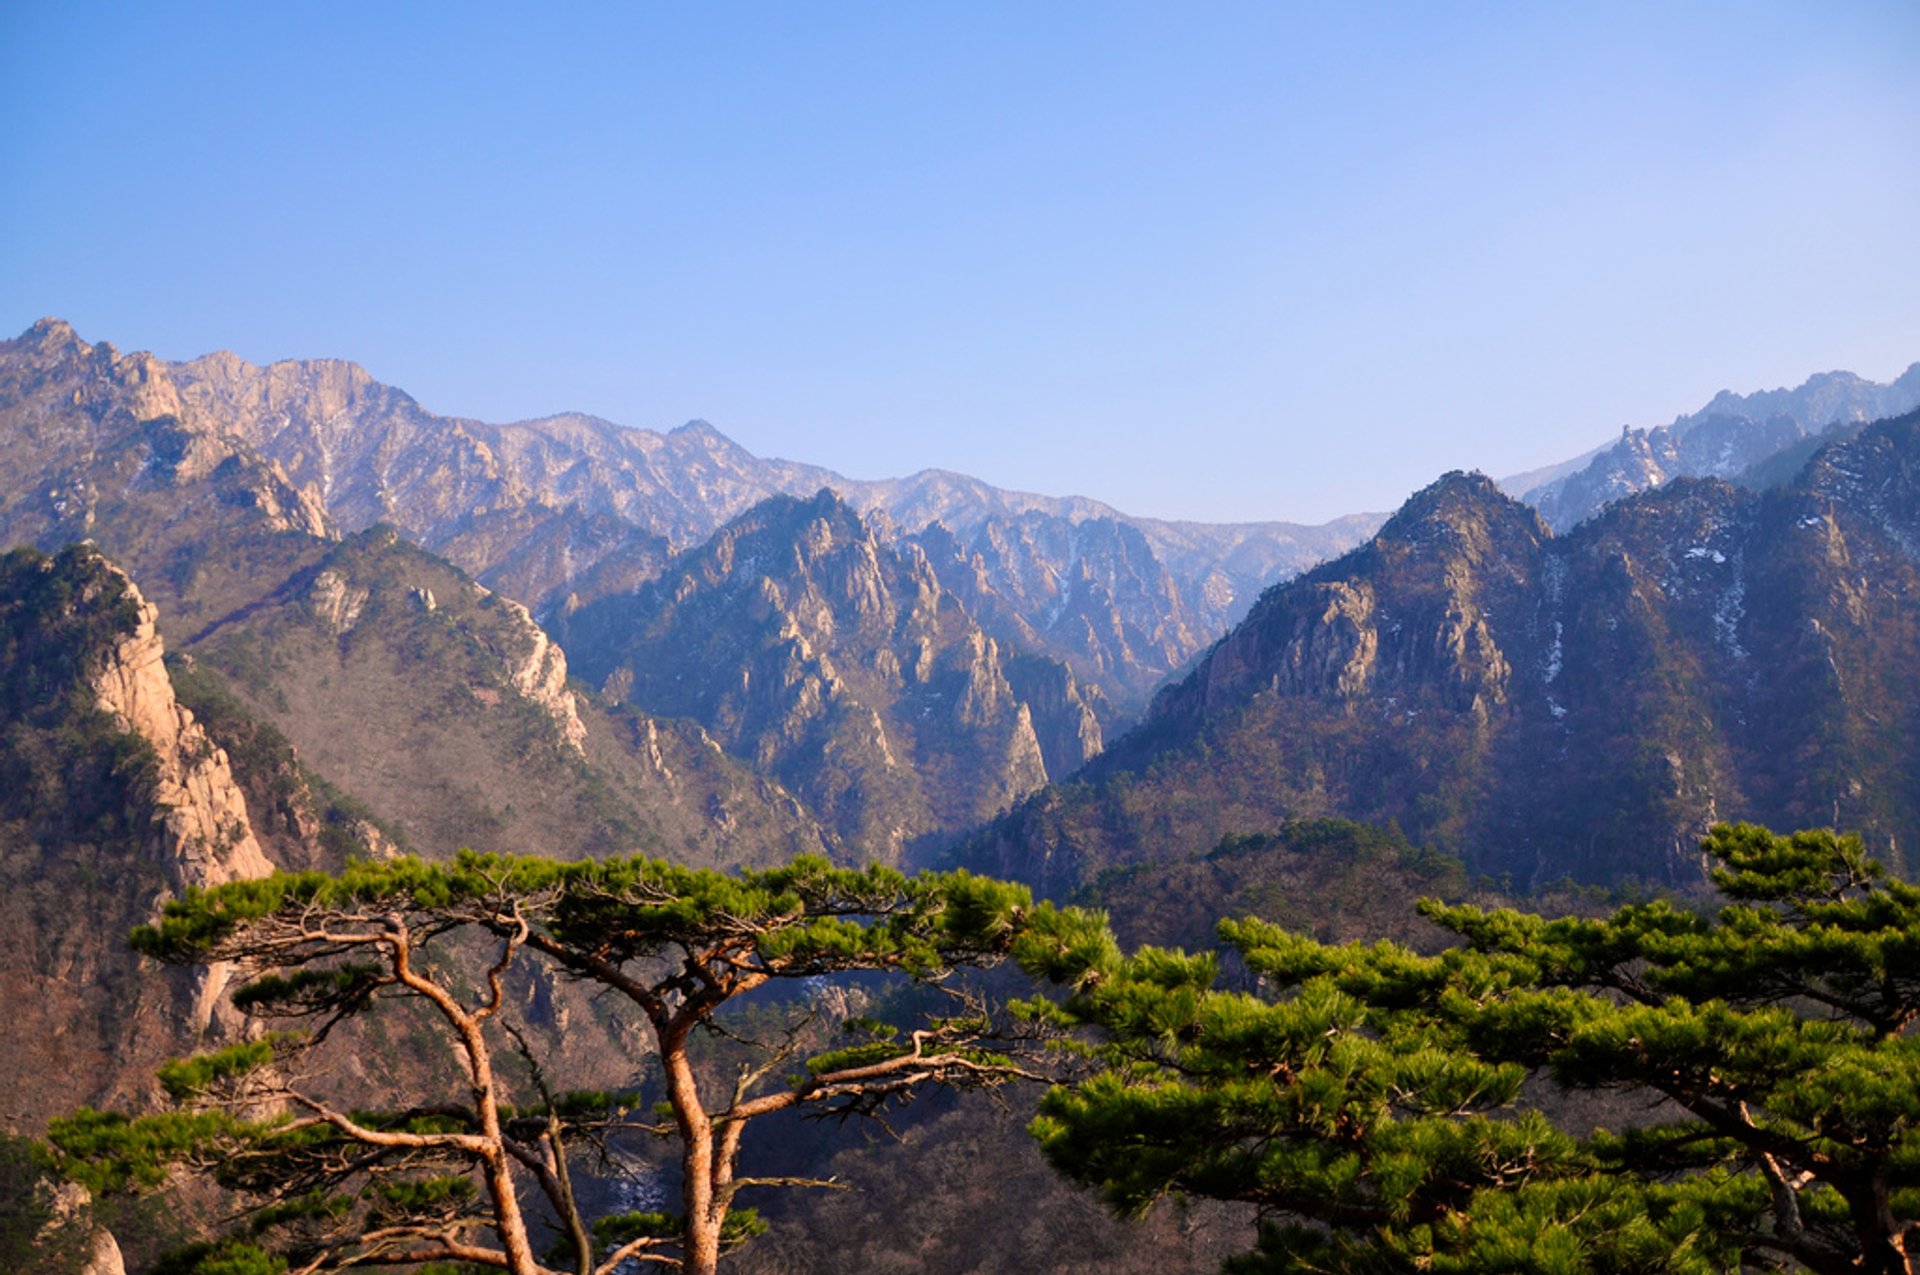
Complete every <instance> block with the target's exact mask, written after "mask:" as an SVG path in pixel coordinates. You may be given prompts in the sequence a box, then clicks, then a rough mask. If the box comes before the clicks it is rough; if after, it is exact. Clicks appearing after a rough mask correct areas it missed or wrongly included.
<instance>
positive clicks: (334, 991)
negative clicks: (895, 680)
mask: <svg viewBox="0 0 1920 1275" xmlns="http://www.w3.org/2000/svg"><path fill="white" fill-rule="evenodd" d="M1030 908H1031V900H1030V898H1029V896H1028V894H1027V892H1026V891H1025V889H1024V888H1021V887H1016V886H1011V885H1006V884H1003V883H1000V882H995V881H990V880H987V879H984V878H978V877H973V876H970V875H968V874H966V873H945V874H937V873H928V874H922V875H919V876H912V877H909V876H905V875H902V874H901V873H898V872H895V871H892V870H890V869H886V868H879V867H874V868H867V869H863V870H850V869H841V868H835V867H833V866H831V865H830V864H828V863H827V862H826V861H825V860H822V859H818V858H804V859H800V860H797V861H795V862H794V863H793V864H791V865H789V866H787V867H784V868H779V869H774V870H770V871H763V872H750V873H745V874H742V875H740V876H737V877H735V876H727V875H724V874H721V873H718V872H713V871H707V870H696V869H689V868H684V867H679V866H677V865H674V864H671V863H667V862H664V861H661V860H656V859H648V858H638V857H636V858H626V859H614V860H605V861H597V862H596V861H588V862H578V863H558V862H554V861H550V860H542V859H536V858H508V857H500V856H491V855H476V854H472V853H466V854H462V855H461V856H460V857H459V858H458V859H457V860H456V861H454V862H452V863H449V864H440V865H432V864H425V863H421V862H418V861H415V860H410V859H408V860H399V861H394V862H388V863H380V864H359V865H355V866H353V867H350V868H348V869H347V870H345V871H343V872H341V873H339V874H337V875H328V874H323V873H304V874H299V875H284V874H283V875H276V876H274V877H270V878H267V879H265V880H260V881H248V882H238V883H234V884H231V885H225V886H221V887H218V888H216V889H213V890H209V891H205V892H196V893H191V894H189V895H188V896H187V897H186V898H184V899H181V900H178V901H176V902H173V903H171V904H169V905H168V907H167V908H166V911H165V915H164V917H163V919H162V920H161V921H160V922H159V923H158V924H157V925H154V926H151V927H147V928H143V929H142V930H140V931H138V932H136V934H135V936H134V943H135V946H136V947H138V948H139V949H140V950H141V951H143V952H145V953H147V954H149V955H152V956H155V957H158V958H159V959H161V960H163V961H168V962H175V963H184V964H214V963H218V962H237V963H239V965H240V966H241V967H242V968H243V969H244V970H245V971H246V972H247V974H248V975H249V976H250V977H249V979H248V981H247V982H246V983H245V984H244V985H243V986H241V987H240V988H239V989H238V990H237V991H236V992H235V994H234V1001H235V1003H236V1004H237V1005H239V1006H240V1007H241V1008H243V1009H244V1010H245V1011H246V1012H247V1013H249V1014H251V1015H253V1016H255V1017H257V1018H260V1019H263V1020H279V1021H282V1022H293V1023H301V1022H304V1023H305V1024H307V1025H306V1027H305V1029H304V1030H301V1031H274V1032H268V1033H265V1034H262V1035H259V1036H258V1037H256V1038H254V1039H250V1040H247V1041H245V1042H244V1043H241V1044H238V1045H235V1046H232V1047H230V1048H228V1049H225V1050H222V1051H218V1052H215V1053H211V1054H206V1055H202V1056H198V1057H195V1058H190V1059H185V1060H182V1061H179V1062H176V1063H173V1064H170V1065H169V1066H168V1067H167V1068H165V1069H164V1070H163V1073H162V1081H163V1083H164V1084H165V1086H166V1089H167V1091H168V1092H169V1094H170V1095H171V1096H172V1097H173V1098H174V1099H175V1100H177V1102H178V1103H179V1104H180V1105H179V1107H178V1109H176V1110H172V1111H169V1112H166V1113H163V1114H160V1115H154V1116H146V1117H141V1118H138V1119H129V1118H127V1117H123V1116H116V1115H107V1114H102V1113H98V1112H90V1111H89V1112H82V1113H80V1114H79V1115H76V1116H74V1117H72V1118H69V1119H66V1120H63V1121H59V1122H56V1123H55V1125H54V1126H53V1128H52V1130H51V1132H50V1135H49V1139H50V1141H51V1143H52V1144H53V1146H54V1147H55V1148H56V1149H57V1150H58V1152H59V1154H60V1155H61V1157H62V1159H63V1163H64V1165H65V1167H66V1169H67V1171H68V1172H69V1173H70V1174H72V1175H73V1176H75V1177H78V1178H80V1179H82V1180H83V1181H86V1182H87V1183H88V1184H89V1185H90V1186H92V1187H93V1188H95V1189H96V1190H111V1189H115V1188H122V1187H129V1186H141V1185H146V1186H153V1185H157V1184H158V1183H160V1182H162V1181H163V1180H165V1179H166V1178H167V1177H168V1175H169V1174H171V1173H173V1172H176V1171H178V1170H180V1169H182V1168H185V1169H190V1170H198V1171H201V1172H203V1173H205V1174H206V1175H207V1176H209V1177H211V1178H212V1179H213V1180H214V1181H215V1182H216V1183H217V1184H218V1185H220V1186H221V1187H223V1188H225V1189H227V1190H228V1191H230V1192H233V1193H234V1194H235V1195H236V1197H238V1198H239V1199H240V1200H241V1201H243V1202H244V1203H245V1204H246V1205H247V1206H248V1207H249V1208H250V1210H251V1213H250V1217H251V1222H250V1224H249V1227H248V1229H247V1233H246V1234H240V1235H234V1236H229V1237H226V1238H224V1239H221V1240H217V1241H214V1242H211V1243H208V1244H205V1245H202V1246H201V1247H200V1248H199V1249H197V1250H195V1251H194V1252H192V1253H189V1254H186V1255H183V1257H182V1259H181V1264H180V1266H179V1269H181V1270H183V1271H186V1270H196V1271H205V1272H209V1273H210V1272H214V1271H219V1272H223V1273H233V1275H237V1273H238V1272H243V1271H244V1272H252V1271H256V1270H257V1271H262V1272H270V1271H279V1270H286V1269H294V1270H299V1271H303V1272H305V1271H320V1270H332V1269H343V1268H346V1267H349V1266H379V1265H405V1264H411V1263H421V1262H432V1261H455V1262H463V1263H471V1264H475V1265H478V1266H483V1267H493V1268H498V1269H504V1270H507V1271H511V1272H513V1273H514V1275H548V1273H549V1272H555V1271H556V1265H555V1264H563V1265H561V1266H560V1267H559V1269H564V1270H566V1271H568V1272H571V1273H572V1275H611V1273H612V1272H613V1271H614V1270H616V1269H618V1268H620V1267H621V1266H622V1264H623V1263H624V1262H626V1261H628V1260H630V1259H637V1260H641V1261H649V1262H656V1263H662V1264H666V1265H669V1266H673V1267H677V1268H678V1269H681V1270H683V1271H686V1272H697V1273H699V1275H706V1273H708V1272H712V1271H713V1270H714V1269H715V1267H716V1264H717V1263H718V1262H719V1260H720V1258H721V1256H722V1254H723V1253H724V1252H726V1251H728V1250H729V1249H731V1248H733V1247H736V1246H737V1245H739V1244H740V1243H742V1242H744V1241H745V1240H746V1239H747V1238H749V1237H750V1236H751V1235H752V1234H754V1233H755V1232H756V1231H757V1230H758V1229H760V1223H759V1222H758V1220H757V1218H756V1216H755V1215H754V1213H753V1211H752V1210H751V1209H745V1208H742V1207H739V1206H738V1205H737V1203H736V1200H737V1197H738V1196H739V1194H740V1193H741V1192H743V1191H747V1190H750V1189H754V1188H761V1187H770V1186H790V1185H820V1184H818V1183H811V1182H809V1181H806V1180H795V1179H787V1178H756V1177H751V1176H746V1175H743V1174H741V1173H739V1171H738V1169H739V1160H740V1156H741V1138H742V1135H743V1133H744V1131H745V1129H746V1127H747V1125H748V1124H749V1123H750V1122H751V1121H753V1120H755V1119H757V1118H759V1117H762V1116H765V1115H769V1114H771V1113H774V1112H777V1111H784V1110H790V1109H794V1108H809V1109H813V1110H817V1111H824V1112H840V1113H864V1112H873V1111H877V1110H878V1109H880V1108H881V1107H883V1106H884V1105H885V1104H887V1103H888V1102H890V1101H895V1100H900V1099H904V1098H906V1097H908V1096H911V1095H912V1094H913V1093H914V1092H915V1091H917V1090H919V1089H921V1088H923V1087H925V1086H928V1085H948V1086H958V1087H978V1086H991V1085H997V1084H1000V1083H1003V1082H1005V1081H1008V1080H1010V1079H1013V1078H1016V1077H1019V1076H1022V1075H1025V1074H1027V1073H1026V1072H1024V1071H1023V1069H1022V1068H1021V1066H1020V1065H1019V1063H1018V1061H1017V1060H1016V1059H1015V1058H1014V1057H1012V1056H1011V1055H1009V1054H1008V1053H1007V1052H1005V1051H1004V1050H1002V1049H1001V1048H1000V1047H999V1043H998V1042H996V1040H995V1039H994V1038H993V1036H994V1026H993V1024H992V1022H991V1021H990V1020H989V1017H988V1015H987V1014H986V1013H985V1012H984V1010H983V1008H982V1006H981V1005H980V1004H979V1003H977V1002H975V1001H971V1000H966V999H962V1000H961V1001H959V1002H957V1004H958V1006H959V1012H956V1013H955V1014H953V1015H951V1016H947V1017H943V1018H936V1019H930V1020H927V1021H924V1022H922V1023H921V1024H920V1025H919V1026H918V1027H917V1028H916V1029H915V1030H913V1031H911V1032H909V1033H906V1034H904V1035H900V1034H896V1033H893V1032H891V1031H889V1030H888V1029H885V1028H884V1027H882V1026H880V1025H878V1024H855V1025H853V1026H854V1027H856V1028H857V1029H858V1030H859V1032H860V1033H861V1034H860V1036H859V1038H858V1039H856V1040H855V1041H854V1042H853V1043H851V1044H849V1045H845V1046H843V1047H841V1048H837V1049H833V1050H829V1051H827V1052H824V1053H816V1054H814V1055H813V1056H811V1057H806V1056H804V1055H803V1054H799V1053H797V1051H798V1050H799V1049H800V1045H801V1041H802V1040H803V1039H804V1038H803V1037H802V1036H799V1035H794V1036H791V1037H789V1038H788V1040H787V1041H786V1043H785V1044H784V1045H783V1046H781V1047H778V1048H774V1049H772V1050H770V1051H769V1052H768V1053H767V1054H766V1056H764V1057H760V1058H758V1059H757V1060H755V1061H753V1062H752V1063H750V1064H749V1065H746V1066H743V1067H742V1068H741V1069H740V1071H739V1072H738V1074H737V1075H736V1076H734V1077H732V1078H731V1080H730V1082H729V1083H727V1084H725V1085H722V1086H715V1085H713V1084H712V1082H711V1077H710V1076H709V1077H703V1076H702V1075H701V1074H700V1073H699V1071H698V1070H697V1069H696V1067H695V1066H694V1062H693V1059H692V1056H691V1049H692V1046H693V1043H694V1040H695V1038H696V1036H698V1035H699V1034H701V1033H703V1032H706V1031H710V1030H718V1024H717V1021H716V1014H717V1013H718V1011H720V1010H721V1008H722V1007H723V1006H726V1005H728V1004H729V1003H730V1002H734V1001H736V1000H737V999H739V998H741V997H744V996H746V995H748V994H749V993H751V992H753V991H754V990H755V989H758V988H761V987H764V986H766V985H768V984H770V983H774V982H776V981H779V980H794V979H805V978H815V977H820V976H834V975H840V974H845V973H849V972H855V971H881V972H887V971H891V972H895V973H899V974H903V975H906V976H909V977H912V978H915V979H920V980H926V981H930V982H940V981H942V980H944V979H946V978H947V976H948V975H949V974H951V973H952V972H953V971H955V970H956V969H957V968H958V967H962V966H985V965H990V964H992V963H994V962H995V961H997V960H999V959H1000V958H1001V957H1002V956H1003V955H1004V954H1005V953H1006V952H1007V951H1008V950H1009V948H1010V947H1011V945H1012V943H1013V942H1014V940H1015V939H1016V938H1017V937H1018V935H1019V933H1020V930H1021V927H1022V925H1023V922H1024V919H1025V917H1026V916H1027V915H1028V913H1029V911H1030ZM481 940H484V946H483V944H482V943H481ZM483 951H484V953H485V955H484V956H483V957H482V958H480V959H478V960H476V959H475V954H476V953H478V952H483ZM525 961H546V962H550V963H552V965H553V966H555V967H556V968H557V969H558V970H559V971H563V972H564V973H565V974H567V975H570V976H572V977H574V978H577V979H583V980H587V981H589V982H591V983H593V984H596V985H598V986H599V987H600V988H602V989H604V990H605V991H606V992H607V993H610V994H612V995H614V996H616V997H621V998H625V999H626V1000H627V1001H628V1002H630V1003H631V1004H632V1005H634V1006H635V1007H637V1009H638V1010H639V1017H640V1020H641V1021H642V1022H644V1023H645V1024H646V1028H647V1033H648V1037H649V1039H648V1042H647V1043H648V1044H649V1045H650V1046H651V1048H652V1051H653V1052H654V1053H655V1054H656V1055H657V1058H658V1061H659V1064H660V1067H661V1069H662V1072H663V1084H664V1092H665V1102H664V1103H663V1104H662V1110H661V1112H660V1114H659V1116H658V1117H657V1118H656V1117H654V1116H651V1115H648V1114H644V1113H640V1114H636V1113H635V1112H634V1111H633V1110H632V1103H633V1095H630V1094H629V1095H614V1094H563V1093H556V1092H552V1091H551V1090H550V1088H549V1086H548V1084H547V1078H546V1077H545V1075H544V1073H543V1072H542V1071H541V1070H540V1069H539V1068H538V1067H537V1066H535V1067H534V1068H533V1069H532V1071H531V1077H532V1079H531V1081H529V1080H527V1079H525V1076H524V1074H523V1073H525V1072H526V1070H527V1069H526V1068H525V1067H516V1068H507V1067H503V1066H502V1059H503V1057H506V1056H508V1055H514V1054H518V1055H523V1056H524V1061H526V1062H528V1063H533V1062H536V1061H537V1060H535V1059H533V1058H532V1056H531V1052H530V1047H529V1045H528V1036H527V1034H526V1033H525V1032H522V1031H520V1030H518V1029H517V1028H516V1027H515V1026H514V1024H513V1023H512V1022H511V1021H510V1020H511V1016H512V1014H511V1007H510V1005H509V1004H508V1000H507V997H506V996H505V994H504V990H503V989H504V986H505V980H506V979H507V977H508V976H509V973H510V971H512V970H513V968H514V967H515V966H516V965H517V964H519V963H521V962H525ZM395 1002H405V1003H407V1004H409V1005H412V1006H414V1007H416V1008H423V1009H424V1010H425V1011H426V1014H425V1016H424V1018H425V1021H428V1022H431V1023H432V1024H434V1027H435V1038H436V1039H437V1041H438V1043H439V1046H440V1048H442V1049H443V1050H444V1051H445V1053H446V1054H447V1055H450V1056H451V1058H452V1059H453V1060H454V1062H455V1063H456V1064H457V1067H458V1070H459V1073H460V1075H461V1077H462V1082H463V1083H462V1086H461V1091H460V1092H455V1093H423V1094H416V1095H412V1096H411V1097H403V1098H400V1099H399V1100H397V1101H395V1102H394V1103H392V1104H390V1105H389V1106H388V1107H387V1108H385V1109H383V1110H379V1111H371V1112H368V1111H353V1110H349V1109H347V1108H346V1107H344V1106H343V1105H341V1104H340V1103H338V1102H337V1101H335V1100H334V1099H332V1098H331V1097H330V1096H329V1095H328V1093H327V1092H326V1090H325V1088H324V1086H323V1085H322V1084H319V1083H316V1081H315V1079H314V1075H313V1073H311V1072H310V1071H309V1066H308V1065H309V1064H310V1063H312V1062H313V1061H315V1060H316V1059H318V1058H320V1057H322V1056H323V1055H324V1051H325V1050H327V1049H328V1048H329V1044H328V1042H329V1037H330V1036H332V1035H333V1033H334V1031H335V1029H336V1027H337V1026H338V1025H339V1024H340V1023H341V1022H342V1021H345V1020H350V1019H358V1018H362V1017H365V1016H367V1015H369V1014H371V1013H374V1012H376V1011H385V1010H386V1008H387V1007H388V1006H390V1005H393V1004H394V1003H395ZM394 1017H396V1018H398V1017H399V1016H398V1015H395V1016H394ZM403 1021H404V1020H403ZM414 1021H419V1016H416V1018H415V1020H414ZM509 1071H512V1072H514V1073H515V1074H517V1075H521V1079H519V1080H517V1081H515V1080H512V1079H510V1078H509V1075H508V1073H509ZM703 1082H704V1083H703ZM516 1090H518V1091H517V1092H516ZM622 1129H625V1130H632V1129H645V1130H648V1131H651V1132H655V1133H658V1134H660V1135H662V1136H666V1137H672V1138H677V1139H678V1140H679V1144H680V1152H681V1155H680V1160H681V1168H682V1209H681V1211H680V1212H679V1213H678V1214H677V1215H674V1214H667V1213H626V1214H621V1215H617V1216H603V1217H598V1218H589V1217H585V1216H583V1215H582V1210H581V1209H580V1207H579V1204H578V1196H577V1194H576V1192H575V1191H574V1189H573V1177H572V1170H571V1168H570V1161H572V1160H573V1159H574V1158H575V1157H576V1155H577V1153H578V1152H580V1151H581V1150H582V1149H583V1148H586V1147H588V1146H590V1145H592V1143H593V1140H594V1139H596V1138H598V1137H600V1136H602V1135H604V1134H607V1133H609V1132H613V1131H617V1130H622ZM530 1197H531V1198H530ZM535 1200H537V1201H538V1206H539V1207H541V1208H544V1210H545V1211H546V1213H548V1214H550V1215H551V1216H552V1217H553V1218H557V1219H559V1223H560V1227H561V1230H562V1236H561V1238H560V1239H559V1241H558V1242H557V1243H556V1244H552V1245H546V1246H537V1245H536V1242H535V1237H534V1235H533V1234H532V1228H531V1227H530V1218H532V1217H533V1212H532V1210H533V1209H534V1208H535V1207H536V1205H535V1203H534V1201H535ZM540 1248H544V1249H545V1252H544V1254H543V1253H542V1252H541V1251H539V1249H540Z"/></svg>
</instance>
